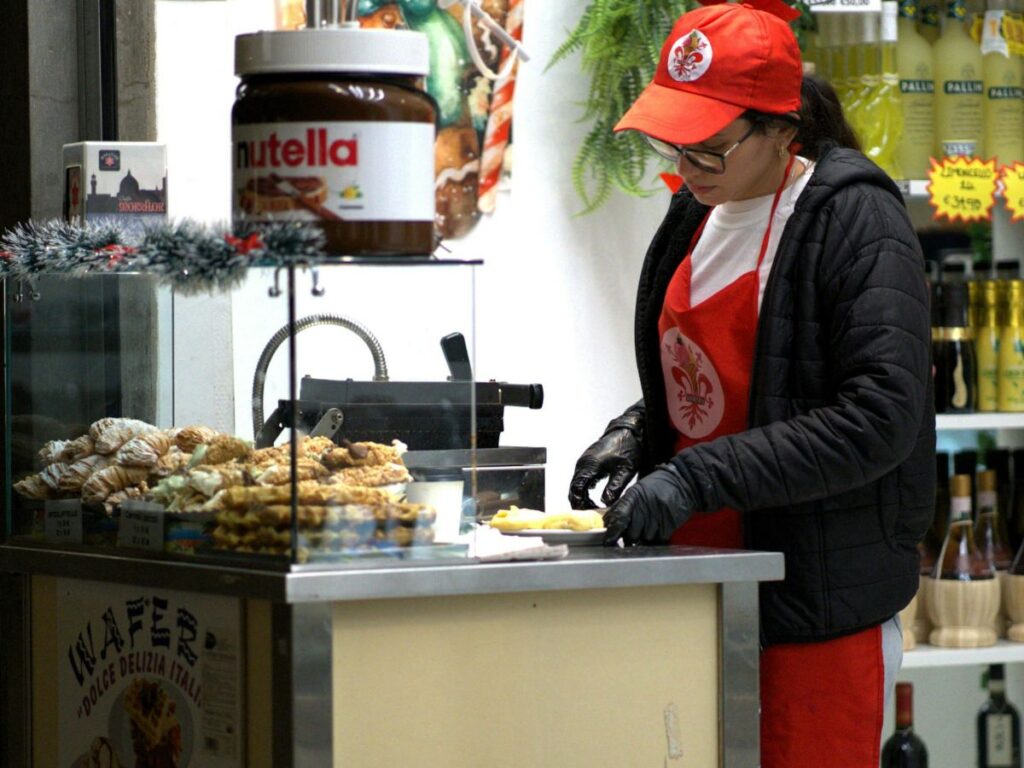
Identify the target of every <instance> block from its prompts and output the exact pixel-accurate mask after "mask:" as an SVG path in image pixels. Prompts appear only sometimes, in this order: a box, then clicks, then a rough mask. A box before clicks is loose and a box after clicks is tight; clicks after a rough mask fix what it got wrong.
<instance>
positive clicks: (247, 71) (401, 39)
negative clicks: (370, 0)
mask: <svg viewBox="0 0 1024 768" xmlns="http://www.w3.org/2000/svg"><path fill="white" fill-rule="evenodd" d="M429 68H430V48H429V45H428V43H427V36H426V35H425V34H423V33H422V32H413V31H412V30H407V29H361V28H359V27H337V28H329V29H297V30H292V31H283V32H253V33H249V34H245V35H238V36H237V37H236V38H235V74H236V75H238V76H239V77H243V76H245V75H258V74H272V73H288V72H296V73H297V72H364V73H378V74H390V75H412V76H424V75H426V74H427V73H428V71H429Z"/></svg>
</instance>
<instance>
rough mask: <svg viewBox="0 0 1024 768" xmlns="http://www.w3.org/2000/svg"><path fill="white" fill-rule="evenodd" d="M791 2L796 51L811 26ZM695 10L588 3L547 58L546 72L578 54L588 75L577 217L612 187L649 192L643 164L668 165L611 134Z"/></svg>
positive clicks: (629, 2) (691, 3)
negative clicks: (682, 19)
mask: <svg viewBox="0 0 1024 768" xmlns="http://www.w3.org/2000/svg"><path fill="white" fill-rule="evenodd" d="M795 5H796V7H798V8H800V9H801V10H803V11H804V17H803V18H801V19H800V20H798V21H797V22H796V24H795V25H794V26H795V31H796V33H797V37H798V39H799V40H800V43H801V46H802V45H803V39H802V38H803V32H804V30H805V29H808V28H813V24H814V22H813V20H812V19H811V17H810V13H809V12H807V7H806V5H805V4H804V3H803V2H802V0H797V2H796V3H795ZM696 7H697V2H696V0H593V1H592V2H591V3H590V5H589V6H587V8H586V10H585V11H584V12H583V16H582V17H581V18H580V21H579V23H578V24H577V25H576V28H575V29H573V30H572V31H571V32H570V33H569V37H568V38H566V40H565V42H563V43H562V45H560V46H559V47H558V49H557V50H556V51H555V53H554V55H553V56H552V57H551V61H550V63H549V64H548V67H551V66H553V65H555V64H557V63H558V62H560V61H562V60H563V59H565V58H567V57H568V56H570V55H571V54H573V53H576V52H577V51H579V52H580V54H581V69H582V70H583V72H584V73H586V74H588V75H589V76H590V89H589V92H588V94H587V99H586V101H585V102H583V104H582V106H583V115H582V117H581V118H580V120H581V121H592V122H593V124H592V125H591V127H590V131H589V132H588V133H587V135H586V137H585V138H584V140H583V144H582V146H581V147H580V149H579V151H578V152H577V153H576V158H575V160H574V161H573V165H572V183H573V186H574V187H575V189H576V193H577V194H578V195H579V197H580V199H581V200H582V201H583V205H584V208H583V210H582V211H581V212H580V213H581V214H586V213H591V212H593V211H595V210H597V209H598V208H600V207H601V205H603V204H604V203H605V201H607V199H608V197H609V196H610V195H611V193H612V190H613V189H619V190H621V191H622V192H625V193H626V194H629V195H636V196H638V197H647V196H648V195H650V194H652V193H653V192H655V191H656V187H652V186H651V182H652V180H653V175H649V174H648V163H653V164H654V165H655V166H656V168H657V170H659V171H660V170H665V169H666V168H667V164H666V163H665V162H664V161H663V160H661V159H659V158H658V156H657V155H655V154H654V153H653V152H651V151H650V149H649V148H648V146H647V142H646V141H644V139H643V137H642V136H640V134H638V133H637V132H636V131H626V132H624V133H620V134H616V133H613V132H612V129H613V127H614V126H615V124H616V123H617V122H618V121H619V119H620V118H621V117H622V115H623V114H625V112H626V110H627V109H629V106H630V105H631V104H632V103H633V101H634V100H635V99H636V98H637V96H639V95H640V92H641V91H642V90H643V89H644V87H645V86H646V85H647V83H649V82H650V81H651V78H652V77H653V76H654V70H655V68H656V67H657V66H658V58H659V56H660V54H661V45H662V43H663V42H664V41H665V38H666V37H667V36H668V33H669V32H670V31H671V29H672V24H673V23H674V22H675V20H676V19H677V18H678V17H679V15H680V14H682V13H683V12H684V11H688V10H692V9H693V8H696Z"/></svg>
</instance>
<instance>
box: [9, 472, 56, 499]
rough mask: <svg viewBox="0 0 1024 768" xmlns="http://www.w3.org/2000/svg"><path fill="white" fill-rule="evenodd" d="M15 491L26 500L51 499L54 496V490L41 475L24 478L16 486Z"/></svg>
mask: <svg viewBox="0 0 1024 768" xmlns="http://www.w3.org/2000/svg"><path fill="white" fill-rule="evenodd" d="M14 490H15V492H17V493H18V494H19V495H20V496H24V497H25V498H26V499H49V498H52V496H53V489H52V488H50V486H48V485H47V484H46V483H44V482H43V479H42V478H41V477H40V476H39V475H28V476H26V477H24V478H22V479H21V480H19V481H18V482H16V483H15V484H14Z"/></svg>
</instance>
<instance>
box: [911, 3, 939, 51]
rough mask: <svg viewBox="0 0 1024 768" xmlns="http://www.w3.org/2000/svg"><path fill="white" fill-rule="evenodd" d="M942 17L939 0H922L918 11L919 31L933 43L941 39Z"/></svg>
mask: <svg viewBox="0 0 1024 768" xmlns="http://www.w3.org/2000/svg"><path fill="white" fill-rule="evenodd" d="M941 18H942V11H941V9H940V7H939V0H922V3H921V6H920V7H919V9H918V11H917V31H918V32H919V33H920V34H921V37H923V38H924V39H925V40H927V41H928V43H929V44H931V45H935V43H936V41H937V40H938V39H939V30H940V29H941V27H940V20H941Z"/></svg>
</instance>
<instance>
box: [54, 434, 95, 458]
mask: <svg viewBox="0 0 1024 768" xmlns="http://www.w3.org/2000/svg"><path fill="white" fill-rule="evenodd" d="M94 453H96V442H95V441H94V440H93V439H92V437H90V436H89V435H82V436H81V437H76V438H75V439H74V440H71V441H70V442H68V444H67V445H65V446H64V452H63V453H62V454H61V457H60V459H61V461H67V462H69V463H70V462H73V461H78V460H79V459H84V458H85V457H86V456H91V455H93V454H94Z"/></svg>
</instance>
